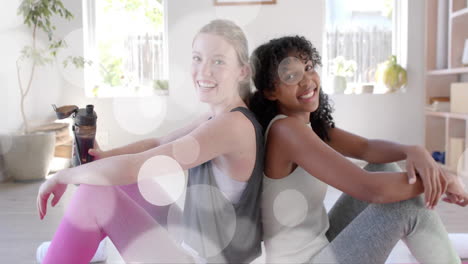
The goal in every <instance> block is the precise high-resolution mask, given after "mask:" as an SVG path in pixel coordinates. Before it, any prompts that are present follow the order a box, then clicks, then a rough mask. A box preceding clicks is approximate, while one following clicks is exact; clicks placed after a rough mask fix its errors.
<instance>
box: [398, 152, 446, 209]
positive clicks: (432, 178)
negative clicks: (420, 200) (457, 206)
mask: <svg viewBox="0 0 468 264" xmlns="http://www.w3.org/2000/svg"><path fill="white" fill-rule="evenodd" d="M406 171H407V172H408V177H409V183H410V184H413V183H415V182H416V175H419V176H420V177H421V180H422V182H423V185H424V197H425V199H426V207H428V208H431V209H432V208H434V206H436V205H437V203H438V201H439V199H440V197H441V196H442V194H444V193H445V192H446V190H447V176H446V175H445V174H444V173H443V171H442V168H441V167H440V166H439V164H437V163H436V162H435V161H434V159H433V158H432V157H431V155H430V154H429V152H428V151H427V150H426V149H425V148H423V147H420V146H410V147H408V148H407V150H406Z"/></svg>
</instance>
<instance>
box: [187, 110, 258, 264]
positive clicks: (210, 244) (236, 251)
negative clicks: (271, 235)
mask: <svg viewBox="0 0 468 264" xmlns="http://www.w3.org/2000/svg"><path fill="white" fill-rule="evenodd" d="M233 111H240V112H242V113H243V114H244V115H245V116H246V117H247V118H248V119H249V120H250V121H251V122H252V124H253V126H254V128H255V135H256V146H257V148H256V149H257V153H256V160H255V165H254V169H253V171H252V175H251V176H250V179H249V180H248V182H247V185H246V187H245V189H244V191H243V193H242V195H241V197H240V200H239V202H237V203H236V204H232V203H231V202H230V201H229V200H228V199H227V198H226V197H225V196H224V195H223V194H222V193H221V192H220V190H219V188H218V186H217V184H216V179H215V177H214V175H213V164H212V162H211V161H208V162H205V163H203V164H201V165H199V166H197V167H195V168H192V169H190V170H189V177H188V186H187V194H186V198H185V207H184V224H185V227H186V229H185V232H184V243H185V244H187V245H188V246H190V247H191V248H193V249H194V250H195V251H197V253H198V254H199V255H200V256H201V257H202V258H204V259H206V261H207V262H208V263H249V262H251V261H253V260H254V259H255V258H257V257H258V256H259V255H260V254H261V246H260V244H261V240H262V226H261V215H260V212H261V210H260V197H261V187H262V178H263V159H264V146H263V135H262V126H261V125H260V123H259V122H258V121H257V120H256V118H255V116H254V114H253V113H252V112H251V111H250V110H248V109H247V108H245V107H237V108H234V109H232V110H231V112H233Z"/></svg>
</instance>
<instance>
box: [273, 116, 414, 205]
mask: <svg viewBox="0 0 468 264" xmlns="http://www.w3.org/2000/svg"><path fill="white" fill-rule="evenodd" d="M270 144H275V147H276V148H279V149H277V151H280V153H283V155H284V156H285V157H288V158H289V159H290V161H291V162H293V163H296V164H297V165H298V166H301V167H302V168H304V169H305V170H306V171H307V172H309V173H310V174H311V175H313V176H314V177H316V178H318V179H320V180H321V181H323V182H325V183H327V184H329V185H331V186H334V187H336V188H337V189H339V190H341V191H343V192H345V193H348V194H349V195H351V196H353V197H355V198H357V199H360V200H364V201H368V202H372V203H388V202H395V201H402V200H406V199H410V198H412V197H415V196H417V195H419V194H421V193H422V191H423V185H422V183H421V181H420V180H418V181H417V182H416V183H415V184H408V181H407V178H408V176H407V174H406V173H389V172H367V171H365V170H363V169H361V168H359V167H358V166H356V165H354V164H353V163H352V162H351V161H349V160H348V159H346V158H345V157H343V156H342V155H341V154H340V153H338V152H336V151H335V150H333V149H332V148H331V147H330V146H328V145H327V144H325V143H324V142H323V141H322V140H321V139H320V138H319V137H318V136H317V135H316V134H315V133H313V131H312V130H311V129H310V127H308V126H307V125H305V124H303V123H301V122H300V121H298V120H297V119H293V118H285V119H281V120H278V121H276V122H275V123H274V124H273V125H272V127H271V129H270V133H269V135H268V146H270Z"/></svg>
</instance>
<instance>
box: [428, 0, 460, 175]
mask: <svg viewBox="0 0 468 264" xmlns="http://www.w3.org/2000/svg"><path fill="white" fill-rule="evenodd" d="M443 4H446V6H443ZM441 6H442V8H441ZM441 11H443V13H442V14H443V15H441ZM445 12H447V13H445ZM425 13H426V40H425V42H426V47H425V50H426V71H425V72H426V73H425V84H424V89H425V103H426V105H429V104H430V101H431V98H435V97H450V87H451V84H452V83H455V82H468V67H467V65H465V66H464V65H462V55H463V49H464V45H465V40H466V39H468V6H467V0H442V2H441V0H426V12H425ZM444 18H445V19H447V20H446V21H441V19H444ZM441 22H442V23H441ZM438 31H439V32H438ZM443 31H445V32H446V34H445V35H444V34H441V32H443ZM441 36H445V37H444V38H442V39H441ZM441 40H443V41H442V42H441ZM444 41H446V42H445V43H444ZM441 43H442V45H441ZM441 52H442V53H441ZM441 54H442V55H443V56H446V57H445V63H442V65H443V67H441V66H440V65H441V62H440V55H441ZM444 64H445V65H444ZM467 89H468V86H467ZM450 99H451V100H453V98H450ZM458 99H460V98H458ZM463 100H466V103H467V104H468V98H466V99H465V98H463ZM425 144H426V147H427V149H428V150H429V151H430V152H431V153H432V152H433V151H440V152H445V161H446V162H445V163H446V164H445V165H443V168H444V170H446V171H447V172H449V173H458V174H459V175H460V174H461V175H462V176H468V150H467V149H468V114H464V113H453V112H450V110H445V111H443V112H442V111H434V110H430V109H429V107H427V108H426V109H425ZM463 150H465V153H466V154H465V156H464V157H462V156H461V155H460V154H459V153H460V152H463ZM460 157H461V159H459V158H460ZM454 160H457V161H458V160H461V163H458V162H454ZM450 161H452V162H450ZM454 163H456V164H454ZM457 165H458V166H457Z"/></svg>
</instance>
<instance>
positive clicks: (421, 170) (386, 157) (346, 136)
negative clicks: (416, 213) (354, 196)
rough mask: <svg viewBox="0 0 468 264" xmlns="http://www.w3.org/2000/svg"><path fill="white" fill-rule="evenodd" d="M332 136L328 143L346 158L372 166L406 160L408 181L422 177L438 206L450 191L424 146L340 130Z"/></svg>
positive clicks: (427, 195)
mask: <svg viewBox="0 0 468 264" xmlns="http://www.w3.org/2000/svg"><path fill="white" fill-rule="evenodd" d="M329 136H330V141H328V142H327V143H328V144H329V145H330V146H331V147H332V148H333V149H334V150H336V151H338V152H339V153H341V154H343V155H344V156H346V157H351V158H355V159H360V160H365V161H367V162H370V163H389V162H394V161H400V160H406V172H407V173H408V177H409V179H408V182H409V183H414V182H415V181H416V178H417V175H419V176H420V178H421V180H422V183H423V186H424V197H425V199H426V202H427V203H430V204H433V205H436V204H437V202H438V201H439V199H440V197H441V196H442V195H443V194H444V193H445V191H446V189H447V182H448V180H447V177H446V176H445V174H444V173H443V172H442V169H441V168H440V166H439V165H438V164H437V163H436V162H435V161H434V159H433V158H432V157H431V155H430V154H429V152H428V151H427V150H426V149H424V148H423V147H421V146H415V145H413V146H410V145H403V144H398V143H394V142H390V141H385V140H376V139H367V138H364V137H360V136H358V135H355V134H352V133H350V132H347V131H345V130H342V129H339V128H331V129H330V130H329Z"/></svg>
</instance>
